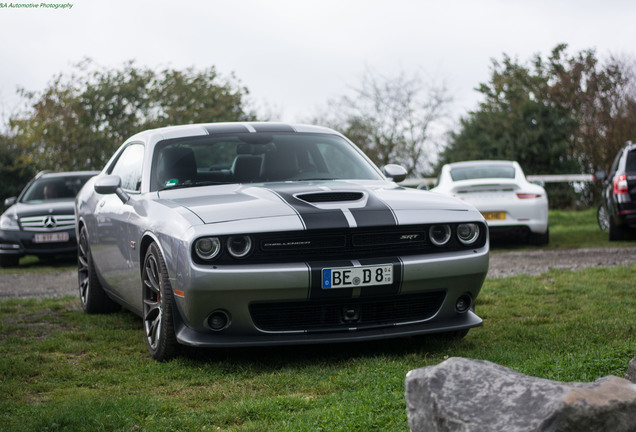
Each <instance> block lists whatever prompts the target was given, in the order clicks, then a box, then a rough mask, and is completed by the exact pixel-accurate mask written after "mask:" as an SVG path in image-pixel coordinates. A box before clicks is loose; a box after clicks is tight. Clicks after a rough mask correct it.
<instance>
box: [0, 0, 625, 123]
mask: <svg viewBox="0 0 636 432" xmlns="http://www.w3.org/2000/svg"><path fill="white" fill-rule="evenodd" d="M37 1H38V0H32V1H29V0H13V2H12V1H11V0H0V2H8V3H6V4H7V5H9V4H10V3H36V4H39V3H37ZM47 2H48V3H49V4H50V3H60V4H63V3H64V2H63V1H62V0H47ZM67 3H68V4H71V5H72V8H70V9H68V8H67V9H57V10H55V9H50V8H47V9H45V8H42V7H39V8H37V9H16V8H10V7H0V41H1V42H0V62H1V63H0V65H1V66H0V115H2V116H4V117H5V118H6V116H7V115H8V114H11V112H13V111H14V110H15V109H16V103H17V97H16V96H15V93H16V88H18V87H23V88H25V89H27V90H32V91H40V90H43V89H44V88H45V87H46V86H47V84H48V83H49V82H50V80H51V79H52V77H53V76H54V75H56V74H58V73H59V72H64V71H70V70H71V67H72V65H73V64H76V63H77V62H79V61H80V60H82V59H83V58H85V57H90V58H92V59H93V60H94V61H95V62H96V63H97V64H99V65H101V66H105V67H108V68H117V67H120V66H121V65H122V64H123V62H125V61H127V60H132V59H134V60H136V62H137V64H138V65H139V66H150V67H157V68H159V67H165V66H170V67H173V68H177V69H181V68H186V67H189V66H194V67H197V68H206V67H209V66H215V67H216V68H217V71H218V72H219V73H221V74H222V75H226V76H227V75H230V74H231V73H234V74H235V75H236V77H238V78H239V79H240V81H241V83H242V84H243V85H244V86H246V87H247V88H248V89H249V90H250V93H251V97H252V100H253V101H254V102H255V103H256V104H257V105H258V106H260V107H261V108H263V107H269V110H270V111H272V112H274V113H275V114H277V116H276V117H277V118H276V119H279V120H284V121H303V120H307V119H309V118H310V117H311V116H312V114H314V113H317V112H318V111H320V110H321V109H324V107H325V106H326V104H327V101H328V100H329V99H334V98H337V97H338V96H340V95H342V94H343V93H344V92H347V91H348V89H350V88H351V87H355V86H356V85H357V84H358V83H359V82H360V79H361V76H362V74H363V73H364V71H365V69H367V68H368V69H371V70H374V71H376V72H377V73H379V74H383V75H385V76H393V75H396V74H397V73H399V72H400V71H404V72H406V73H408V74H414V73H417V74H421V77H422V79H423V81H425V82H434V83H445V84H446V86H447V87H448V89H449V93H450V95H451V96H452V97H453V98H454V101H455V102H454V105H453V106H452V110H453V112H454V113H455V115H456V116H460V115H464V114H465V113H466V112H467V111H469V110H471V109H475V108H476V107H477V103H478V101H479V95H478V93H477V92H476V91H475V90H474V88H475V87H476V86H477V85H478V84H479V83H480V82H486V81H488V79H489V77H490V66H491V59H493V58H496V59H501V58H502V55H503V53H506V54H508V55H510V56H512V57H514V58H517V59H519V60H520V61H522V62H525V61H526V60H528V59H529V58H530V57H531V56H532V55H533V54H535V53H540V54H542V55H543V56H547V55H548V54H549V53H550V51H551V50H552V48H554V47H555V46H556V45H557V44H558V43H567V44H568V45H569V46H570V52H571V53H574V52H577V51H580V50H583V49H588V48H592V49H595V50H596V51H597V55H598V56H599V57H601V58H606V57H608V56H609V55H610V54H618V55H629V56H636V53H635V51H636V1H634V0H624V1H623V0H603V1H600V0H597V1H589V0H567V1H566V0H563V1H559V0H523V1H522V0H485V1H480V0H458V1H454V0H439V1H426V0H420V1H408V0H375V1H374V0H334V1H332V0H319V1H313V0H310V1H308V0H234V1H231V0H223V1H221V0H208V1H205V0H69V1H68V2H67Z"/></svg>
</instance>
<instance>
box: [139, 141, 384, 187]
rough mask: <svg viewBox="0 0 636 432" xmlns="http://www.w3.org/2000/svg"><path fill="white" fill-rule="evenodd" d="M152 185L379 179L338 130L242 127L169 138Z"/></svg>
mask: <svg viewBox="0 0 636 432" xmlns="http://www.w3.org/2000/svg"><path fill="white" fill-rule="evenodd" d="M152 166H153V169H152V180H151V190H153V191H154V190H163V189H170V188H177V187H188V186H196V185H208V184H223V183H262V182H277V181H292V180H293V181H304V180H325V179H329V180H331V179H356V180H378V179H381V178H382V177H381V175H380V173H379V171H378V170H377V168H376V167H375V166H374V165H372V164H371V163H370V162H369V161H368V160H367V159H366V158H365V157H364V156H363V155H362V153H361V152H360V151H359V150H358V149H357V148H355V147H354V146H352V145H351V144H350V143H348V142H347V141H346V140H344V139H342V138H341V137H339V136H336V135H326V134H301V133H281V134H265V133H240V134H233V135H217V136H206V137H193V138H188V139H183V138H182V139H175V140H166V141H164V142H161V143H159V144H157V146H156V147H155V153H154V155H153V164H152Z"/></svg>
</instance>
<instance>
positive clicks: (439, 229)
mask: <svg viewBox="0 0 636 432" xmlns="http://www.w3.org/2000/svg"><path fill="white" fill-rule="evenodd" d="M428 237H429V238H430V239H431V243H433V244H434V245H435V246H444V245H445V244H446V243H448V241H449V240H450V238H451V227H450V225H433V226H432V227H431V228H430V229H429V230H428Z"/></svg>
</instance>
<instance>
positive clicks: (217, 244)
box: [194, 237, 221, 260]
mask: <svg viewBox="0 0 636 432" xmlns="http://www.w3.org/2000/svg"><path fill="white" fill-rule="evenodd" d="M194 250H195V252H196V253H197V256H198V257H199V258H201V259H204V260H211V259H214V258H216V257H217V255H219V253H220V252H221V240H219V238H218V237H203V238H200V239H198V240H197V241H196V242H195V244H194Z"/></svg>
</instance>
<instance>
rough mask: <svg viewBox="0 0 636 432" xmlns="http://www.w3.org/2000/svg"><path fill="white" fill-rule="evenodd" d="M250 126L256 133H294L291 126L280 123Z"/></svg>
mask: <svg viewBox="0 0 636 432" xmlns="http://www.w3.org/2000/svg"><path fill="white" fill-rule="evenodd" d="M250 126H252V127H253V128H254V130H255V131H256V132H270V133H271V132H296V131H295V130H294V128H292V127H291V126H289V125H287V124H281V123H253V124H250Z"/></svg>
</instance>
